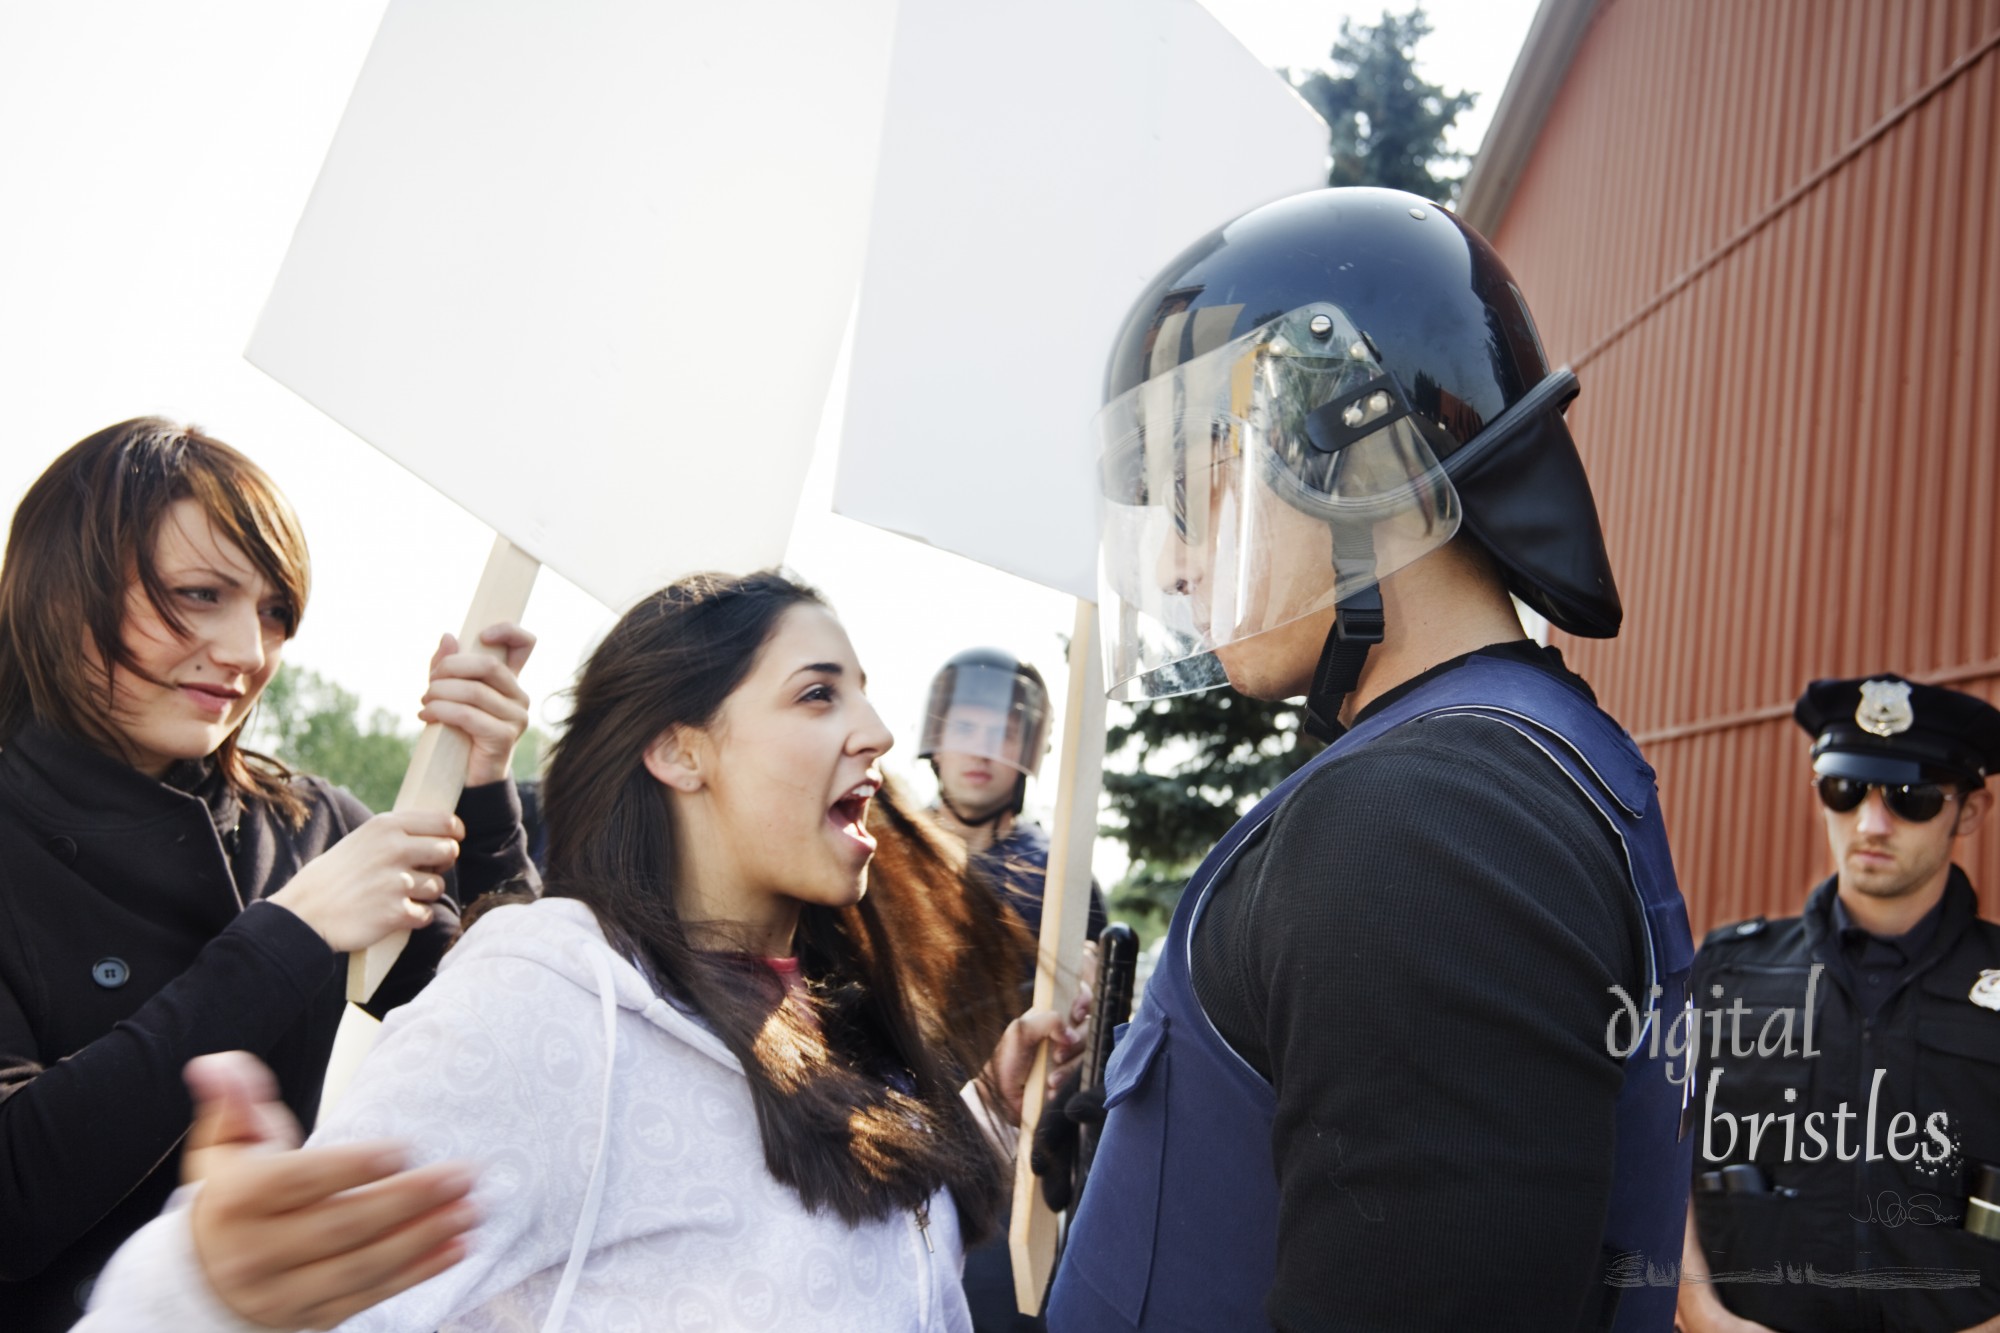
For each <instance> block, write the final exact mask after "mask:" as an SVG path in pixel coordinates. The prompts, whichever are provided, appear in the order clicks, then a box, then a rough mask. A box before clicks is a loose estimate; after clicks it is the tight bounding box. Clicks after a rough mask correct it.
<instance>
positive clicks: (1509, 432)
mask: <svg viewBox="0 0 2000 1333" xmlns="http://www.w3.org/2000/svg"><path fill="white" fill-rule="evenodd" d="M1575 396H1576V377H1575V376H1573V375H1571V374H1570V373H1569V372H1568V371H1560V370H1559V371H1556V372H1555V373H1554V374H1551V375H1550V376H1549V377H1548V379H1546V380H1544V381H1543V382H1542V383H1541V384H1539V385H1537V386H1536V387H1535V390H1534V391H1532V392H1530V393H1529V394H1528V395H1527V396H1526V397H1524V398H1522V399H1521V401H1520V402H1519V403H1517V404H1515V405H1514V407H1513V408H1512V409H1510V410H1509V411H1508V412H1507V413H1506V414H1505V415H1504V416H1503V417H1501V418H1500V419H1499V420H1496V421H1494V422H1493V423H1492V424H1491V425H1489V426H1488V427H1487V430H1486V431H1485V432H1483V433H1482V436H1481V438H1479V439H1475V440H1474V441H1473V442H1472V443H1470V444H1468V445H1466V446H1465V447H1464V448H1463V449H1461V450H1460V451H1459V452H1458V453H1456V454H1454V455H1452V456H1451V457H1450V458H1447V459H1446V460H1445V471H1446V472H1448V473H1449V474H1450V475H1451V480H1452V485H1453V486H1454V487H1455V488H1457V491H1458V494H1459V498H1460V500H1461V502H1462V512H1463V518H1462V520H1461V522H1462V523H1463V531H1465V532H1467V533H1469V534H1470V535H1471V536H1472V537H1474V538H1475V539H1477V540H1478V542H1479V544H1480V545H1481V546H1482V547H1484V548H1485V550H1486V553H1487V554H1488V555H1489V556H1491V557H1492V558H1493V562H1494V564H1495V565H1496V566H1498V567H1499V570H1500V575H1501V577H1502V578H1503V579H1504V580H1505V581H1506V584H1507V588H1508V591H1510V592H1512V593H1513V594H1514V595H1515V596H1516V597H1519V598H1520V599H1521V600H1522V601H1523V602H1524V603H1526V604H1527V605H1528V606H1529V607H1530V608H1532V609H1533V610H1534V611H1535V612H1536V613H1537V614H1538V615H1541V616H1542V617H1544V618H1546V619H1547V620H1548V622H1549V623H1550V624H1552V625H1554V626H1555V627H1556V628H1558V629H1561V630H1564V631H1566V632H1568V633H1570V634H1575V635H1577V636H1579V637H1581V638H1587V639H1609V638H1613V637H1615V636H1616V635H1617V633H1618V629H1619V626H1620V624H1621V622H1622V621H1623V619H1624V607H1623V604H1622V603H1621V602H1620V600H1619V597H1618V585H1617V583H1616V582H1615V580H1614V579H1613V578H1612V573H1611V558H1610V556H1609V555H1608V554H1607V553H1606V552H1605V549H1604V530H1603V528H1602V527H1601V526H1600V525H1599V523H1598V518H1597V504H1596V501H1595V500H1594V499H1593V498H1592V496H1591V493H1590V479H1589V478H1588V477H1587V476H1585V475H1584V471H1583V460H1582V459H1581V458H1580V457H1578V456H1577V452H1576V441H1575V440H1574V439H1572V438H1571V437H1570V433H1569V425H1568V423H1567V422H1566V421H1564V419H1563V409H1564V408H1565V407H1567V406H1568V404H1569V402H1570V400H1571V399H1573V398H1574V397H1575Z"/></svg>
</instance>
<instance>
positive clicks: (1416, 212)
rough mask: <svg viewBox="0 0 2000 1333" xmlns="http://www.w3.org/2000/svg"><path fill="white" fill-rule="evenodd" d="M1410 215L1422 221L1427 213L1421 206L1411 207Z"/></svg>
mask: <svg viewBox="0 0 2000 1333" xmlns="http://www.w3.org/2000/svg"><path fill="white" fill-rule="evenodd" d="M1410 216H1411V217H1413V218H1415V219H1416V220H1417V221H1419V222H1422V221H1423V220H1424V218H1425V217H1426V216H1428V215H1427V214H1426V213H1425V212H1424V210H1423V209H1421V208H1413V209H1411V210H1410Z"/></svg>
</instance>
